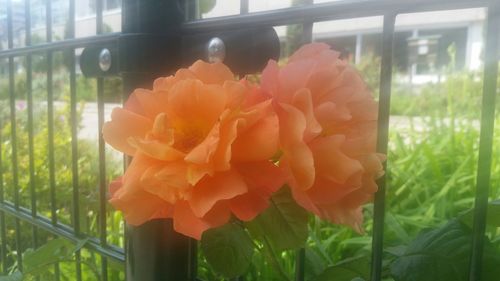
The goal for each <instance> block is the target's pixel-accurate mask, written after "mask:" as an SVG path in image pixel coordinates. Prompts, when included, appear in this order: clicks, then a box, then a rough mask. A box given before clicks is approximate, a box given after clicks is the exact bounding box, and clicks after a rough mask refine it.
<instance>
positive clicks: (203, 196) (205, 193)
mask: <svg viewBox="0 0 500 281" xmlns="http://www.w3.org/2000/svg"><path fill="white" fill-rule="evenodd" d="M247 191H248V187H247V185H246V183H245V182H244V181H243V179H242V178H241V176H240V175H239V174H238V173H236V172H234V171H227V172H219V173H216V174H215V175H214V176H213V177H208V176H207V177H204V178H203V179H202V180H201V181H199V182H198V184H196V186H194V187H193V191H192V194H191V199H190V200H189V205H190V206H191V209H192V210H193V212H194V213H195V215H196V216H197V217H203V216H204V215H205V214H206V213H207V212H208V211H210V209H211V208H212V207H213V206H214V205H215V203H217V202H218V201H221V200H226V199H231V198H233V197H236V196H238V195H240V194H243V193H245V192H247Z"/></svg>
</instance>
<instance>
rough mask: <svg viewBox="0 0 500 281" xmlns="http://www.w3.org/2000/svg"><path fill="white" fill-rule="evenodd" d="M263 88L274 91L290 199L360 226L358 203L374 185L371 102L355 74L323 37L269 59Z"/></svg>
mask: <svg viewBox="0 0 500 281" xmlns="http://www.w3.org/2000/svg"><path fill="white" fill-rule="evenodd" d="M261 83H262V88H263V89H264V90H265V91H267V92H268V93H269V94H271V95H272V97H273V99H274V101H275V108H276V112H277V114H278V116H279V124H280V143H281V144H280V145H281V149H282V152H283V156H282V158H281V159H280V166H282V167H284V168H285V170H286V171H287V172H288V174H289V177H290V179H289V184H290V186H291V188H292V192H293V196H294V198H295V200H296V201H297V202H298V203H299V204H300V205H301V206H303V207H304V208H305V209H307V210H309V211H311V212H313V213H315V214H317V215H318V216H320V217H322V218H325V219H328V220H330V221H332V222H335V223H341V224H347V225H350V226H351V227H353V228H354V229H355V230H357V231H360V232H361V231H362V229H361V225H362V220H363V215H362V209H361V205H362V204H364V203H366V202H368V201H369V200H370V199H371V198H372V196H373V194H374V193H375V192H376V191H377V185H376V183H375V179H376V178H377V177H379V176H380V175H382V173H383V170H382V169H383V168H382V164H381V162H382V161H383V159H384V156H383V155H380V154H377V153H375V143H376V128H377V124H376V120H377V103H376V102H375V101H374V99H373V97H372V96H371V93H370V90H369V89H368V88H367V86H366V85H365V83H364V82H363V80H362V78H361V77H360V75H359V74H358V73H357V72H356V70H355V69H353V68H352V67H351V66H349V65H348V64H347V63H346V62H344V61H342V60H340V59H339V54H338V53H337V52H335V51H333V50H330V48H329V46H328V45H326V44H320V43H314V44H309V45H306V46H303V47H302V48H300V49H299V50H298V51H297V52H295V54H293V55H292V56H291V57H290V59H289V61H288V63H287V64H286V65H285V66H283V67H281V68H280V67H279V66H278V64H277V63H276V62H275V61H270V62H269V64H268V65H267V67H266V68H265V69H264V71H263V73H262V82H261Z"/></svg>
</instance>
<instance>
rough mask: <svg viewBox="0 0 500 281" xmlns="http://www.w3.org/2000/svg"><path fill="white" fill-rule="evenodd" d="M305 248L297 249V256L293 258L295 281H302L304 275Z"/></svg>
mask: <svg viewBox="0 0 500 281" xmlns="http://www.w3.org/2000/svg"><path fill="white" fill-rule="evenodd" d="M305 264H306V249H305V248H302V249H299V250H297V257H296V258H295V281H304V280H305V277H306V268H305Z"/></svg>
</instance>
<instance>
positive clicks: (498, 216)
mask: <svg viewBox="0 0 500 281" xmlns="http://www.w3.org/2000/svg"><path fill="white" fill-rule="evenodd" d="M487 212H488V217H487V219H486V223H487V224H488V225H489V226H494V227H500V200H495V201H491V202H489V203H488V211H487ZM460 220H461V221H462V222H463V223H465V224H467V225H468V226H470V227H472V224H473V221H474V209H470V210H468V211H467V212H465V213H463V214H462V215H461V216H460Z"/></svg>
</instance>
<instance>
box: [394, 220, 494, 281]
mask: <svg viewBox="0 0 500 281" xmlns="http://www.w3.org/2000/svg"><path fill="white" fill-rule="evenodd" d="M485 239H487V238H486V237H485ZM471 241H472V232H471V229H470V228H469V227H467V226H466V225H464V224H463V223H461V222H460V221H459V220H456V219H454V220H451V221H450V222H448V223H447V224H445V225H443V226H441V227H439V228H436V229H431V230H427V231H424V232H422V233H420V234H419V235H418V236H417V238H416V239H415V240H414V241H413V242H411V243H410V245H408V248H407V249H406V251H405V253H404V254H403V255H402V256H400V257H398V258H397V259H396V260H395V261H394V262H393V263H392V265H391V275H392V276H393V278H394V280H395V281H428V280H439V281H466V280H467V275H468V268H469V256H470V250H471ZM484 249H485V253H484V257H483V260H484V262H483V278H484V279H483V280H484V281H494V280H497V278H498V276H500V258H499V253H496V252H495V251H496V250H495V249H494V247H492V246H491V243H490V242H489V241H488V240H486V241H485V246H484Z"/></svg>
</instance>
